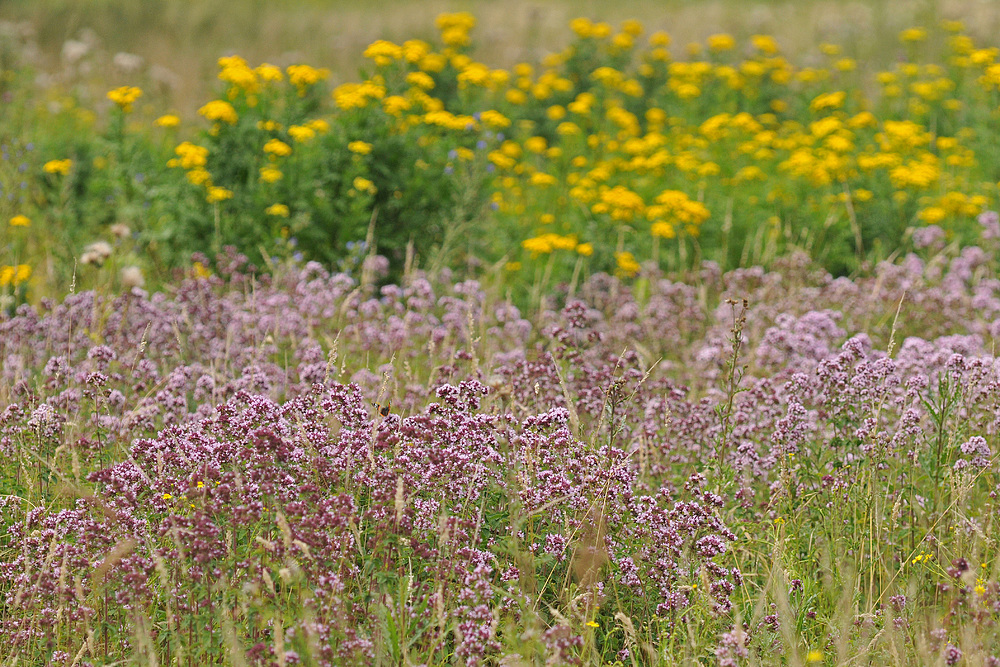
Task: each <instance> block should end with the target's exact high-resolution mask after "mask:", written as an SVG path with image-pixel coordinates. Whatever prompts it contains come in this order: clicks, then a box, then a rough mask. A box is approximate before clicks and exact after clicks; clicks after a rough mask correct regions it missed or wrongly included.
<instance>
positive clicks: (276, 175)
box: [260, 167, 284, 183]
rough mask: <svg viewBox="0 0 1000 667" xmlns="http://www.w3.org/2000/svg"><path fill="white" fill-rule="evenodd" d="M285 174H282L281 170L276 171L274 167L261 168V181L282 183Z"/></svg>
mask: <svg viewBox="0 0 1000 667" xmlns="http://www.w3.org/2000/svg"><path fill="white" fill-rule="evenodd" d="M283 176H284V174H282V173H281V170H280V169H275V168H274V167H261V168H260V180H261V181H262V182H263V183H274V182H275V181H280V180H281V178H282V177H283Z"/></svg>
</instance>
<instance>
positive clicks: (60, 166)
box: [42, 158, 73, 176]
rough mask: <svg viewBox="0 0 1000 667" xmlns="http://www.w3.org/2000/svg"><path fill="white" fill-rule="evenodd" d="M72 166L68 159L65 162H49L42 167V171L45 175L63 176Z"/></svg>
mask: <svg viewBox="0 0 1000 667" xmlns="http://www.w3.org/2000/svg"><path fill="white" fill-rule="evenodd" d="M72 166H73V161H72V160H70V159H69V158H67V159H65V160H49V161H48V162H46V163H45V164H44V165H43V166H42V171H44V172H45V173H46V174H62V175H63V176H65V175H66V174H68V173H69V170H70V168H71V167H72Z"/></svg>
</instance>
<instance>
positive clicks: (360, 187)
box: [351, 176, 378, 194]
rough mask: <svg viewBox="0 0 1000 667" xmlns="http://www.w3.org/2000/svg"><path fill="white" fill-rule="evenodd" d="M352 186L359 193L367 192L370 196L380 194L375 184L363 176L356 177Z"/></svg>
mask: <svg viewBox="0 0 1000 667" xmlns="http://www.w3.org/2000/svg"><path fill="white" fill-rule="evenodd" d="M351 184H352V185H353V186H354V189H355V190H357V191H358V192H367V193H368V194H375V193H376V192H378V188H376V187H375V184H374V183H372V182H371V181H369V180H368V179H367V178H364V177H363V176H356V177H355V178H354V181H352V183H351Z"/></svg>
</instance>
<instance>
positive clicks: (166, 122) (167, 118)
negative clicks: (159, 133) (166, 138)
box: [153, 113, 181, 127]
mask: <svg viewBox="0 0 1000 667" xmlns="http://www.w3.org/2000/svg"><path fill="white" fill-rule="evenodd" d="M180 124H181V119H180V118H179V117H177V116H175V115H174V114H172V113H168V114H165V115H163V116H160V117H159V118H157V119H156V120H154V121H153V125H156V126H157V127H177V126H178V125H180Z"/></svg>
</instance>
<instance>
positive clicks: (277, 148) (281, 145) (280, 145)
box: [264, 139, 292, 157]
mask: <svg viewBox="0 0 1000 667" xmlns="http://www.w3.org/2000/svg"><path fill="white" fill-rule="evenodd" d="M264 152H265V153H269V154H271V155H276V156H278V157H287V156H289V155H291V154H292V147H291V146H289V145H288V144H286V143H285V142H284V141H282V140H281V139H269V140H268V142H267V143H266V144H264Z"/></svg>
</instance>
